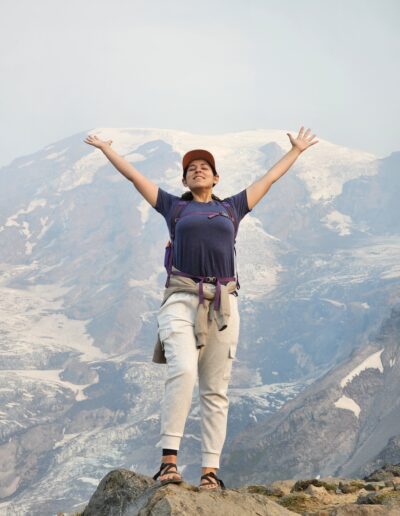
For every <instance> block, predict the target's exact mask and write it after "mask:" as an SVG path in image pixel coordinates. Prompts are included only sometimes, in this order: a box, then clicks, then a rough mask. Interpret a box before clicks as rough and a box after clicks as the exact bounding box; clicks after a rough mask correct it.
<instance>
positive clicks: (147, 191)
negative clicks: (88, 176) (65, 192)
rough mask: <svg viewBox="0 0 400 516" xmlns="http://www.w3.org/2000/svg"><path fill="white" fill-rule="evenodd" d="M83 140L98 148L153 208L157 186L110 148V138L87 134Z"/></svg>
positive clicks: (155, 201)
mask: <svg viewBox="0 0 400 516" xmlns="http://www.w3.org/2000/svg"><path fill="white" fill-rule="evenodd" d="M84 142H85V143H88V144H89V145H93V146H94V147H97V148H98V149H100V150H101V151H102V152H103V154H105V156H106V157H107V158H108V159H109V160H110V162H111V163H112V164H113V165H114V167H115V168H116V169H117V170H118V172H121V174H122V175H123V176H125V177H126V178H127V179H129V181H131V182H132V183H133V185H134V186H135V188H136V190H137V191H138V192H139V193H141V194H142V195H143V197H144V198H145V199H146V201H147V202H149V203H150V204H151V205H152V206H153V208H154V207H155V205H156V203H157V195H158V186H157V185H156V184H155V183H153V181H150V179H147V177H145V176H144V175H143V174H141V173H140V172H139V171H138V170H136V168H135V167H134V166H133V165H132V164H131V163H129V161H127V160H126V159H125V158H123V157H122V156H120V155H119V154H118V153H117V152H115V150H114V149H112V148H111V144H112V140H108V141H103V140H100V139H99V138H97V136H95V135H88V136H87V137H86V138H85V140H84Z"/></svg>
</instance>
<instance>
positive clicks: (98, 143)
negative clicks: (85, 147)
mask: <svg viewBox="0 0 400 516" xmlns="http://www.w3.org/2000/svg"><path fill="white" fill-rule="evenodd" d="M83 141H84V142H85V143H88V144H89V145H93V147H97V148H98V149H101V148H102V147H106V146H107V145H108V146H111V144H112V140H107V141H104V140H100V138H98V137H97V136H96V135H95V134H93V135H92V134H89V135H88V136H86V138H85V139H84V140H83Z"/></svg>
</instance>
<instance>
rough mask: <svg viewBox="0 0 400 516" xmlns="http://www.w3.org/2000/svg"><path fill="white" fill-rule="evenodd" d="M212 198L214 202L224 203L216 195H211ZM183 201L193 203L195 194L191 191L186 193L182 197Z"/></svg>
mask: <svg viewBox="0 0 400 516" xmlns="http://www.w3.org/2000/svg"><path fill="white" fill-rule="evenodd" d="M211 198H212V199H213V200H214V201H220V202H222V199H220V198H219V197H217V196H216V195H214V194H211ZM181 199H183V200H184V201H193V194H192V192H191V191H190V190H189V191H188V192H184V193H183V194H182V195H181Z"/></svg>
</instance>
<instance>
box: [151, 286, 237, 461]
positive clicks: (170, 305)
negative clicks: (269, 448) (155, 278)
mask: <svg viewBox="0 0 400 516" xmlns="http://www.w3.org/2000/svg"><path fill="white" fill-rule="evenodd" d="M204 288H205V289H206V288H207V289H210V290H212V289H215V288H216V287H215V285H213V284H210V283H205V284H204ZM229 299H230V310H231V314H230V317H229V321H228V326H227V327H226V328H225V329H224V330H222V331H218V328H217V325H216V322H215V320H213V321H208V336H207V344H206V345H205V346H204V347H202V348H200V349H197V348H196V338H195V334H194V322H195V317H196V312H197V306H198V303H199V297H198V295H196V294H193V293H190V292H175V293H173V294H171V295H170V297H169V298H168V299H167V301H166V302H165V303H164V305H163V306H161V308H160V310H159V313H158V315H157V322H158V327H159V330H158V331H159V335H160V340H161V343H162V346H163V347H164V352H165V357H166V360H167V380H166V382H165V390H164V397H163V402H162V412H161V440H160V442H159V443H158V444H157V447H160V448H169V449H175V450H179V446H180V442H181V438H182V436H183V431H184V427H185V423H186V419H187V416H188V413H189V410H190V406H191V403H192V395H193V389H194V386H195V384H196V380H197V377H198V379H199V394H200V415H201V443H202V446H201V450H202V466H203V467H211V468H219V461H220V455H221V451H222V447H223V445H224V441H225V437H226V427H227V419H228V406H229V400H228V397H227V390H228V384H229V380H230V377H231V370H232V361H233V359H234V357H235V355H236V348H237V343H238V339H239V326H240V317H239V311H238V298H237V297H236V296H234V295H232V294H229Z"/></svg>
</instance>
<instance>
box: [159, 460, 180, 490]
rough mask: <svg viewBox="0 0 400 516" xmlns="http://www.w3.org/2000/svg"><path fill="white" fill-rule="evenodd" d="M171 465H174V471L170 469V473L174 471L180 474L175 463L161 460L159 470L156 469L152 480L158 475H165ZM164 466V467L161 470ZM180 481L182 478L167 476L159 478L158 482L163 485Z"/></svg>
mask: <svg viewBox="0 0 400 516" xmlns="http://www.w3.org/2000/svg"><path fill="white" fill-rule="evenodd" d="M172 467H174V468H175V470H176V471H171V473H176V474H177V475H179V476H180V475H181V474H180V473H179V471H178V468H177V467H176V464H174V463H173V462H163V463H162V464H161V466H160V470H159V471H158V473H156V474H155V475H154V477H153V480H157V478H158V477H159V476H160V475H167V474H168V472H169V470H170V469H172ZM164 468H166V469H165V471H164V472H163V469H164ZM181 482H183V480H182V478H167V479H166V480H160V484H161V485H162V486H164V485H165V484H180V483H181Z"/></svg>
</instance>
